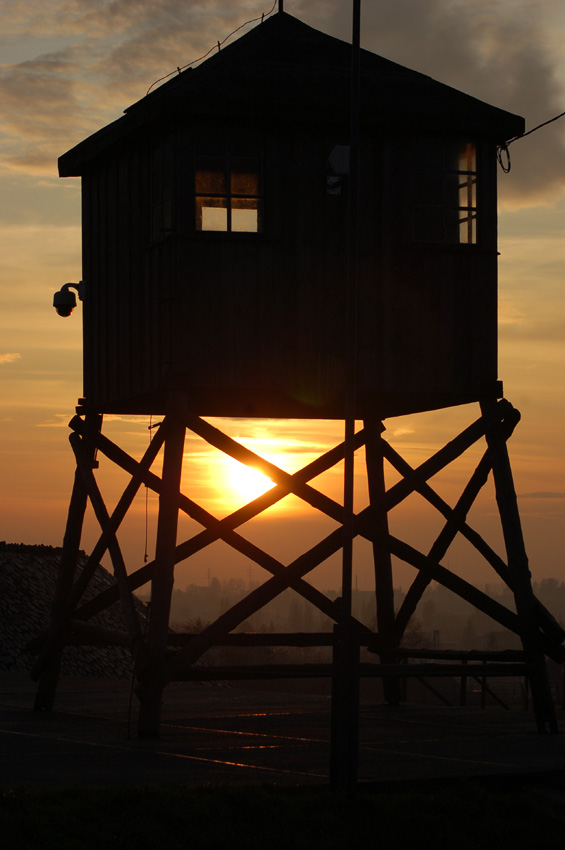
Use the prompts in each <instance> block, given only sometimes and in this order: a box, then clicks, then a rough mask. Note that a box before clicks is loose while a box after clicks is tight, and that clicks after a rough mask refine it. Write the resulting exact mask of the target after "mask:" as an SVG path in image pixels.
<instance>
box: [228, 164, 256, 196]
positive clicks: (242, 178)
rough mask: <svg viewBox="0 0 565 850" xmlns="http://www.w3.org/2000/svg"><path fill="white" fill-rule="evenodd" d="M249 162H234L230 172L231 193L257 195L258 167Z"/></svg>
mask: <svg viewBox="0 0 565 850" xmlns="http://www.w3.org/2000/svg"><path fill="white" fill-rule="evenodd" d="M250 165H251V164H250V163H247V164H246V163H240V162H237V163H234V164H233V165H232V172H231V192H232V195H259V194H260V191H259V169H258V168H257V167H255V168H253V167H249V166H250Z"/></svg>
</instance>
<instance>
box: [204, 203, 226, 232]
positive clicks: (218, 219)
mask: <svg viewBox="0 0 565 850" xmlns="http://www.w3.org/2000/svg"><path fill="white" fill-rule="evenodd" d="M196 229H197V230H219V231H227V229H228V204H227V199H226V198H197V199H196Z"/></svg>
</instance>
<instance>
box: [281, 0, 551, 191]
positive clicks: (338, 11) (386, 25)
mask: <svg viewBox="0 0 565 850" xmlns="http://www.w3.org/2000/svg"><path fill="white" fill-rule="evenodd" d="M351 6H352V4H350V3H337V2H333V3H329V2H324V0H294V2H293V3H292V7H293V10H294V11H295V13H296V14H297V15H298V16H302V17H303V18H304V20H305V21H307V22H308V23H310V24H311V25H313V26H317V27H319V28H320V29H323V30H326V31H328V32H331V33H332V34H333V35H336V36H340V37H341V38H345V39H348V40H349V39H350V33H351ZM547 40H548V33H547V32H546V31H544V24H543V22H542V21H541V15H540V9H539V4H538V3H537V2H533V0H505V2H502V0H498V2H497V0H473V2H469V0H395V2H394V3H374V2H364V3H363V4H362V43H363V46H364V47H366V48H367V49H369V50H372V51H373V52H375V53H378V54H380V55H382V56H385V57H386V58H388V59H392V60H393V61H396V62H399V63H401V64H403V65H406V66H407V67H410V68H413V69H414V70H417V71H421V72H422V73H424V74H428V75H429V76H431V77H433V78H434V79H437V80H440V81H441V82H443V83H446V84H448V85H451V86H454V87H455V88H457V89H460V90H461V91H465V92H467V93H468V94H471V95H473V96H474V97H478V98H480V99H481V100H484V101H486V102H488V103H492V104H493V105H495V106H499V107H501V108H502V109H506V110H508V111H509V112H514V113H516V114H518V115H522V116H523V117H524V118H525V119H526V126H527V129H531V128H533V127H535V126H536V125H537V124H540V123H541V122H543V121H546V120H547V119H549V118H552V117H553V116H555V115H557V114H559V113H560V112H563V111H564V110H565V91H564V89H563V85H562V84H561V83H560V81H559V80H558V78H557V74H556V70H555V67H554V64H553V61H552V58H551V57H550V55H549V54H548V51H547V49H546V47H545V44H546V42H547ZM511 155H512V165H513V167H512V172H511V174H510V175H508V177H506V178H505V179H503V180H502V179H501V180H500V196H501V199H502V200H503V201H506V202H509V203H513V204H517V203H527V202H531V203H536V202H539V201H540V199H541V198H542V197H543V196H544V195H546V194H547V193H554V194H555V195H557V194H558V193H561V192H562V190H563V188H564V186H565V119H563V121H562V123H561V124H559V123H557V124H554V125H552V126H551V127H548V128H544V129H543V130H540V131H538V133H536V134H534V135H532V136H531V137H528V139H524V140H522V141H518V142H516V143H514V144H513V145H512V147H511Z"/></svg>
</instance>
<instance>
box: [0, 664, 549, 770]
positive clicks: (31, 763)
mask: <svg viewBox="0 0 565 850" xmlns="http://www.w3.org/2000/svg"><path fill="white" fill-rule="evenodd" d="M279 687H280V685H279ZM34 694H35V685H34V684H33V682H31V680H30V679H29V678H28V677H27V675H25V674H11V673H0V786H2V787H7V786H11V787H15V786H22V785H25V786H30V787H48V786H60V785H69V784H72V785H76V784H79V785H84V786H89V787H93V786H106V785H145V784H154V783H158V784H160V785H162V784H166V783H171V782H182V783H186V784H188V785H201V784H220V783H263V782H268V783H278V784H293V785H296V784H323V785H325V784H327V782H328V765H329V732H330V700H329V697H327V696H325V695H322V694H307V693H306V694H304V693H290V692H289V693H285V692H283V691H280V690H279V691H276V690H273V689H272V690H265V691H261V690H257V689H256V688H254V689H247V688H245V687H239V686H223V687H221V686H218V685H214V686H205V685H194V684H180V683H178V684H173V685H170V686H169V687H168V688H167V690H166V692H165V703H164V711H163V718H164V722H163V726H162V735H161V738H160V740H159V741H142V740H138V739H137V737H136V713H137V705H136V700H135V698H134V699H133V700H132V701H131V708H130V688H129V684H128V683H127V682H123V681H109V680H103V681H100V680H93V679H63V680H62V681H61V683H60V687H59V691H58V695H57V702H56V705H55V710H54V711H53V712H50V713H36V712H34V711H33V699H34ZM560 725H561V727H562V728H563V729H565V716H564V715H563V713H561V716H560ZM535 773H540V774H545V775H550V774H553V775H554V776H557V777H559V776H565V737H564V736H563V735H539V734H537V732H536V728H535V724H534V720H533V717H532V715H531V713H528V712H524V711H518V710H516V711H512V712H508V711H504V710H502V709H488V710H481V709H478V708H447V707H443V706H439V707H435V706H431V707H430V706H412V705H404V706H401V707H400V708H389V707H387V706H383V705H378V704H371V701H370V700H366V701H364V702H363V705H362V708H361V713H360V747H359V779H360V780H361V781H363V782H379V781H392V780H405V779H420V780H424V779H432V778H449V777H469V776H488V775H490V776H496V775H498V776H504V775H520V774H535Z"/></svg>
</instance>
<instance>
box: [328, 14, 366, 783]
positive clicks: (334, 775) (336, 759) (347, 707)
mask: <svg viewBox="0 0 565 850" xmlns="http://www.w3.org/2000/svg"><path fill="white" fill-rule="evenodd" d="M360 42H361V0H353V28H352V44H351V111H350V128H349V195H348V222H347V223H348V227H347V269H346V281H345V284H346V292H345V328H344V338H345V362H346V369H345V375H346V386H345V388H344V395H345V399H344V400H345V437H344V442H345V455H344V473H343V547H342V576H341V599H342V616H341V623H340V626H339V627H337V628H336V629H335V632H334V635H335V637H334V640H335V647H334V662H333V663H334V677H333V689H332V744H331V750H332V751H331V759H330V783H331V785H332V787H333V788H334V789H336V790H341V791H352V790H353V789H354V788H355V785H356V783H357V750H358V728H357V727H358V709H359V705H358V700H359V676H358V669H357V660H356V659H357V656H358V651H359V646H358V636H357V635H356V634H354V629H353V619H352V611H351V603H352V599H351V596H352V579H353V507H354V498H353V497H354V476H355V418H356V400H357V299H358V233H357V230H358V227H357V219H358V191H359V82H360V50H361V46H360Z"/></svg>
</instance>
